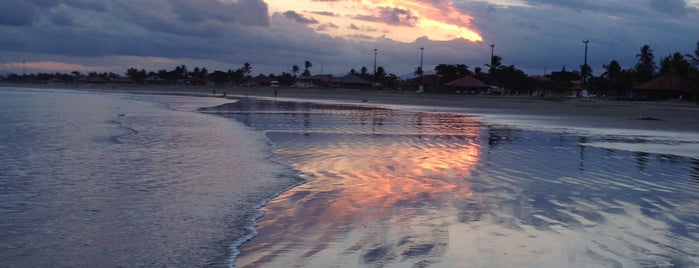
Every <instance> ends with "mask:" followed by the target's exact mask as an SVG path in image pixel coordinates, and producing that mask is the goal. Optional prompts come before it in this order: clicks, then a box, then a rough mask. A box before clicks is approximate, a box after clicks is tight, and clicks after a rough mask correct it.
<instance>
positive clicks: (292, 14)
mask: <svg viewBox="0 0 699 268" xmlns="http://www.w3.org/2000/svg"><path fill="white" fill-rule="evenodd" d="M284 16H285V17H287V18H288V19H290V20H293V21H295V22H298V23H303V24H316V23H318V21H317V20H316V19H314V18H306V17H304V16H303V15H301V14H299V13H296V12H295V11H291V10H289V11H287V12H284Z"/></svg>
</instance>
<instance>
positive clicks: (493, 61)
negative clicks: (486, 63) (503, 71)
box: [490, 44, 495, 68]
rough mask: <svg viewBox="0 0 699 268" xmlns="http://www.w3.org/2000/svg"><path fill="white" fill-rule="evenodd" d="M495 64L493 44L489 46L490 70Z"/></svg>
mask: <svg viewBox="0 0 699 268" xmlns="http://www.w3.org/2000/svg"><path fill="white" fill-rule="evenodd" d="M493 64H495V44H490V68H493Z"/></svg>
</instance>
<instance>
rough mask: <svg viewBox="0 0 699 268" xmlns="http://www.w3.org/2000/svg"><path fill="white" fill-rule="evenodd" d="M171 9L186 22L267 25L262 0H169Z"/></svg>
mask: <svg viewBox="0 0 699 268" xmlns="http://www.w3.org/2000/svg"><path fill="white" fill-rule="evenodd" d="M169 3H170V8H171V11H172V12H173V13H174V14H176V15H177V18H179V19H181V20H184V21H188V22H204V21H210V20H214V21H219V22H235V23H238V24H242V25H264V26H266V25H268V24H269V21H268V19H267V17H268V16H269V15H268V11H267V4H265V3H264V2H263V1H261V0H258V1H233V2H229V1H220V0H207V1H191V0H170V1H169Z"/></svg>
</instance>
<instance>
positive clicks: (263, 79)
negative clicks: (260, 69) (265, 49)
mask: <svg viewBox="0 0 699 268" xmlns="http://www.w3.org/2000/svg"><path fill="white" fill-rule="evenodd" d="M252 82H255V83H260V84H264V83H271V82H272V79H271V78H269V77H267V76H265V75H264V74H260V75H258V76H255V78H253V79H252Z"/></svg>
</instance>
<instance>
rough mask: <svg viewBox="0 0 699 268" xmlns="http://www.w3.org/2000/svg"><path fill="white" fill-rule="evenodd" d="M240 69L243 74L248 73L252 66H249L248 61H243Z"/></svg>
mask: <svg viewBox="0 0 699 268" xmlns="http://www.w3.org/2000/svg"><path fill="white" fill-rule="evenodd" d="M242 71H243V73H244V74H245V75H249V74H250V73H251V72H252V66H250V63H248V62H246V63H244V64H243V68H242Z"/></svg>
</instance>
